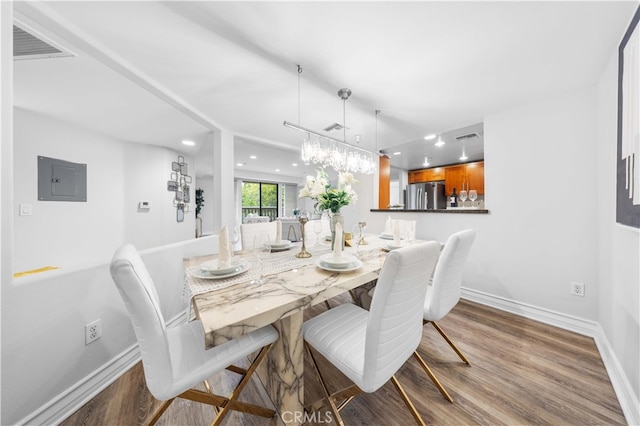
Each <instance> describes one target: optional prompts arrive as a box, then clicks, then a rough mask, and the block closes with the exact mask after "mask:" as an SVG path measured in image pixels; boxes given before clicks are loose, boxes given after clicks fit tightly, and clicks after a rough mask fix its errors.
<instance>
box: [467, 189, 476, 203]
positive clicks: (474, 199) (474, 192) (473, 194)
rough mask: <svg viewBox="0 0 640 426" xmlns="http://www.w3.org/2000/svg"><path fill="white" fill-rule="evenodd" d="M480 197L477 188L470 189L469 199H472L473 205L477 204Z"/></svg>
mask: <svg viewBox="0 0 640 426" xmlns="http://www.w3.org/2000/svg"><path fill="white" fill-rule="evenodd" d="M477 198H478V192H477V191H476V190H475V189H472V190H471V191H469V199H470V200H471V207H474V206H475V202H476V199H477Z"/></svg>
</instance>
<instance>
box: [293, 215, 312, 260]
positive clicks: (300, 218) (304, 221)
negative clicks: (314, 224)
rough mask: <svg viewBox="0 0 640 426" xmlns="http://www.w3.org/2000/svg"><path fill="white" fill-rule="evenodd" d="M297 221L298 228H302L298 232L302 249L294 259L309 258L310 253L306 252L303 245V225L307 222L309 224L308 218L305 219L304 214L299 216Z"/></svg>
mask: <svg viewBox="0 0 640 426" xmlns="http://www.w3.org/2000/svg"><path fill="white" fill-rule="evenodd" d="M298 220H299V221H300V228H302V229H301V232H300V234H301V236H302V248H301V249H300V253H298V254H296V257H300V258H305V257H311V253H309V252H308V251H307V248H306V247H305V245H304V225H305V224H306V223H307V222H309V218H308V217H307V215H306V214H301V215H300V217H299V218H298Z"/></svg>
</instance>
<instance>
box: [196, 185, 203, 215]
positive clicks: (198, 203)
mask: <svg viewBox="0 0 640 426" xmlns="http://www.w3.org/2000/svg"><path fill="white" fill-rule="evenodd" d="M202 206H204V189H202V188H198V189H196V217H198V216H199V215H200V211H201V210H202Z"/></svg>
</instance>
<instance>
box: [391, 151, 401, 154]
mask: <svg viewBox="0 0 640 426" xmlns="http://www.w3.org/2000/svg"><path fill="white" fill-rule="evenodd" d="M400 154H402V151H396V152H394V153H393V155H400Z"/></svg>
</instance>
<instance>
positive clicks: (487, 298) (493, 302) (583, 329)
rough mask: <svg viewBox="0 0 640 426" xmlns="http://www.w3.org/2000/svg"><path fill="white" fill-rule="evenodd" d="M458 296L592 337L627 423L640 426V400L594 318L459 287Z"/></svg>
mask: <svg viewBox="0 0 640 426" xmlns="http://www.w3.org/2000/svg"><path fill="white" fill-rule="evenodd" d="M461 297H462V298H463V299H466V300H470V301H472V302H477V303H480V304H483V305H487V306H491V307H492V308H496V309H500V310H502V311H506V312H511V313H513V314H516V315H520V316H522V317H525V318H529V319H533V320H536V321H540V322H543V323H545V324H549V325H553V326H555V327H558V328H562V329H564V330H569V331H573V332H575V333H578V334H582V335H584V336H589V337H592V338H593V340H594V341H595V343H596V346H597V348H598V352H600V357H601V358H602V362H603V363H604V366H605V368H606V370H607V374H608V375H609V380H610V381H611V385H612V386H613V389H614V391H615V393H616V396H617V397H618V402H619V403H620V407H621V408H622V412H623V413H624V416H625V418H626V420H627V423H628V424H629V425H640V400H638V397H637V396H636V395H635V394H634V392H633V388H632V387H631V384H630V383H629V380H628V379H627V377H626V375H625V374H624V371H623V370H622V366H621V365H620V362H619V361H618V358H617V357H616V355H615V353H614V352H613V348H612V347H611V345H610V344H609V340H608V339H607V336H606V335H605V334H604V331H603V330H602V328H601V327H600V324H598V323H597V322H595V321H589V320H585V319H582V318H578V317H574V316H572V315H567V314H563V313H560V312H554V311H551V310H549V309H544V308H540V307H537V306H533V305H528V304H526V303H520V302H516V301H513V300H510V299H506V298H504V297H499V296H493V295H491V294H488V293H484V292H481V291H477V290H472V289H468V288H463V289H462V294H461Z"/></svg>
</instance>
